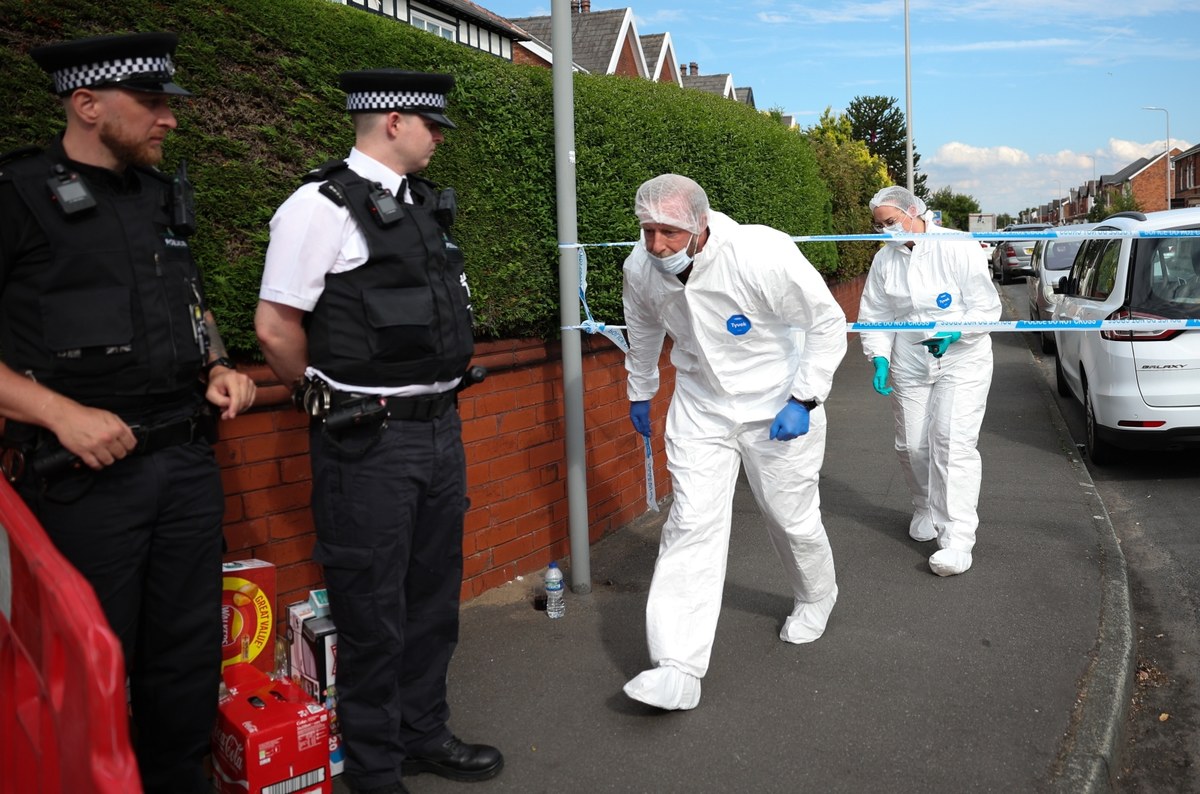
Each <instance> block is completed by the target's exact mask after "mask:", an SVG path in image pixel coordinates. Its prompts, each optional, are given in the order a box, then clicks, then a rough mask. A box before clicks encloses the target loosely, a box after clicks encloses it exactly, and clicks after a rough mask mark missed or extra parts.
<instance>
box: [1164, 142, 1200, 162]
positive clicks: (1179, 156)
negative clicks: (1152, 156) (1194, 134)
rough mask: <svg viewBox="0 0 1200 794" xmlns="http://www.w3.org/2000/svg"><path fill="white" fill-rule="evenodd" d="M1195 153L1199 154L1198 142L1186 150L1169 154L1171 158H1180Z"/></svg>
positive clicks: (1199, 145)
mask: <svg viewBox="0 0 1200 794" xmlns="http://www.w3.org/2000/svg"><path fill="white" fill-rule="evenodd" d="M1195 154H1200V143H1198V144H1196V145H1195V146H1193V147H1192V148H1190V149H1188V150H1186V151H1182V152H1180V153H1179V154H1174V155H1171V160H1182V159H1183V158H1185V157H1191V156H1192V155H1195Z"/></svg>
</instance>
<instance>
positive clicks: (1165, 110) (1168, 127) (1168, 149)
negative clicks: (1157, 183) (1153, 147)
mask: <svg viewBox="0 0 1200 794" xmlns="http://www.w3.org/2000/svg"><path fill="white" fill-rule="evenodd" d="M1142 110H1161V111H1162V112H1163V113H1166V114H1167V157H1166V159H1167V209H1171V111H1169V110H1167V109H1166V108H1159V107H1154V106H1153V105H1143V106H1142Z"/></svg>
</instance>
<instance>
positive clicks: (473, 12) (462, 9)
mask: <svg viewBox="0 0 1200 794" xmlns="http://www.w3.org/2000/svg"><path fill="white" fill-rule="evenodd" d="M421 4H422V5H427V6H429V7H430V8H437V9H440V10H442V11H448V12H450V13H451V14H453V15H455V16H458V17H465V18H466V19H470V20H473V21H474V22H477V23H479V25H480V26H481V27H485V28H488V29H489V30H494V31H496V32H497V33H503V34H505V35H506V36H508V37H509V38H511V39H513V40H514V41H528V39H529V35H528V34H526V33H525V31H523V30H521V29H520V28H518V27H514V26H513V24H512V23H511V22H509V21H508V20H507V19H505V18H504V17H502V16H500V15H498V14H493V13H492V12H491V11H488V10H487V9H486V8H484V7H483V6H481V5H476V4H475V3H472V2H471V0H421Z"/></svg>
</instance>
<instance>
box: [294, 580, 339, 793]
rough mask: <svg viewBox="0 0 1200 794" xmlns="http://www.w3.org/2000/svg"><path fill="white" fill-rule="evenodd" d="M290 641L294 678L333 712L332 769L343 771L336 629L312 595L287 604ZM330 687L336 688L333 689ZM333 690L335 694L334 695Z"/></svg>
mask: <svg viewBox="0 0 1200 794" xmlns="http://www.w3.org/2000/svg"><path fill="white" fill-rule="evenodd" d="M287 610H288V621H287V641H288V655H289V662H290V664H291V676H292V680H293V681H294V682H295V683H296V684H297V685H298V686H300V687H301V688H302V689H303V690H304V692H305V693H306V694H308V695H310V696H311V697H312V698H313V700H315V701H316V702H318V703H324V704H325V707H326V708H327V709H329V712H330V730H329V770H330V773H331V774H333V775H334V776H336V775H340V774H341V773H342V766H343V761H344V758H345V748H344V747H343V746H342V742H341V731H339V730H337V729H336V720H337V710H336V695H335V694H334V693H336V689H335V688H334V684H335V683H336V681H337V629H336V628H335V627H334V625H333V621H332V619H330V618H328V617H320V616H318V615H317V613H316V607H314V605H313V599H312V598H311V596H310V598H309V600H307V601H297V602H296V603H294V604H288V608H287ZM331 689H332V690H334V691H333V692H331ZM331 694H334V696H333V697H331Z"/></svg>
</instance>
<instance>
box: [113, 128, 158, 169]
mask: <svg viewBox="0 0 1200 794" xmlns="http://www.w3.org/2000/svg"><path fill="white" fill-rule="evenodd" d="M100 142H101V143H102V144H104V145H105V146H106V147H107V148H108V150H109V151H110V152H112V155H113V157H115V158H117V160H118V161H119V162H121V163H124V164H125V165H137V166H143V167H148V166H152V165H158V164H159V163H160V162H162V159H163V154H162V145H161V144H160V143H159V142H156V141H150V140H145V139H141V140H139V139H137V138H135V137H133V136H132V135H129V134H128V133H127V132H125V130H123V129H122V128H121V127H120V126H119V125H117V124H114V123H113V122H112V121H109V120H106V121H104V122H103V123H102V124H101V125H100Z"/></svg>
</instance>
